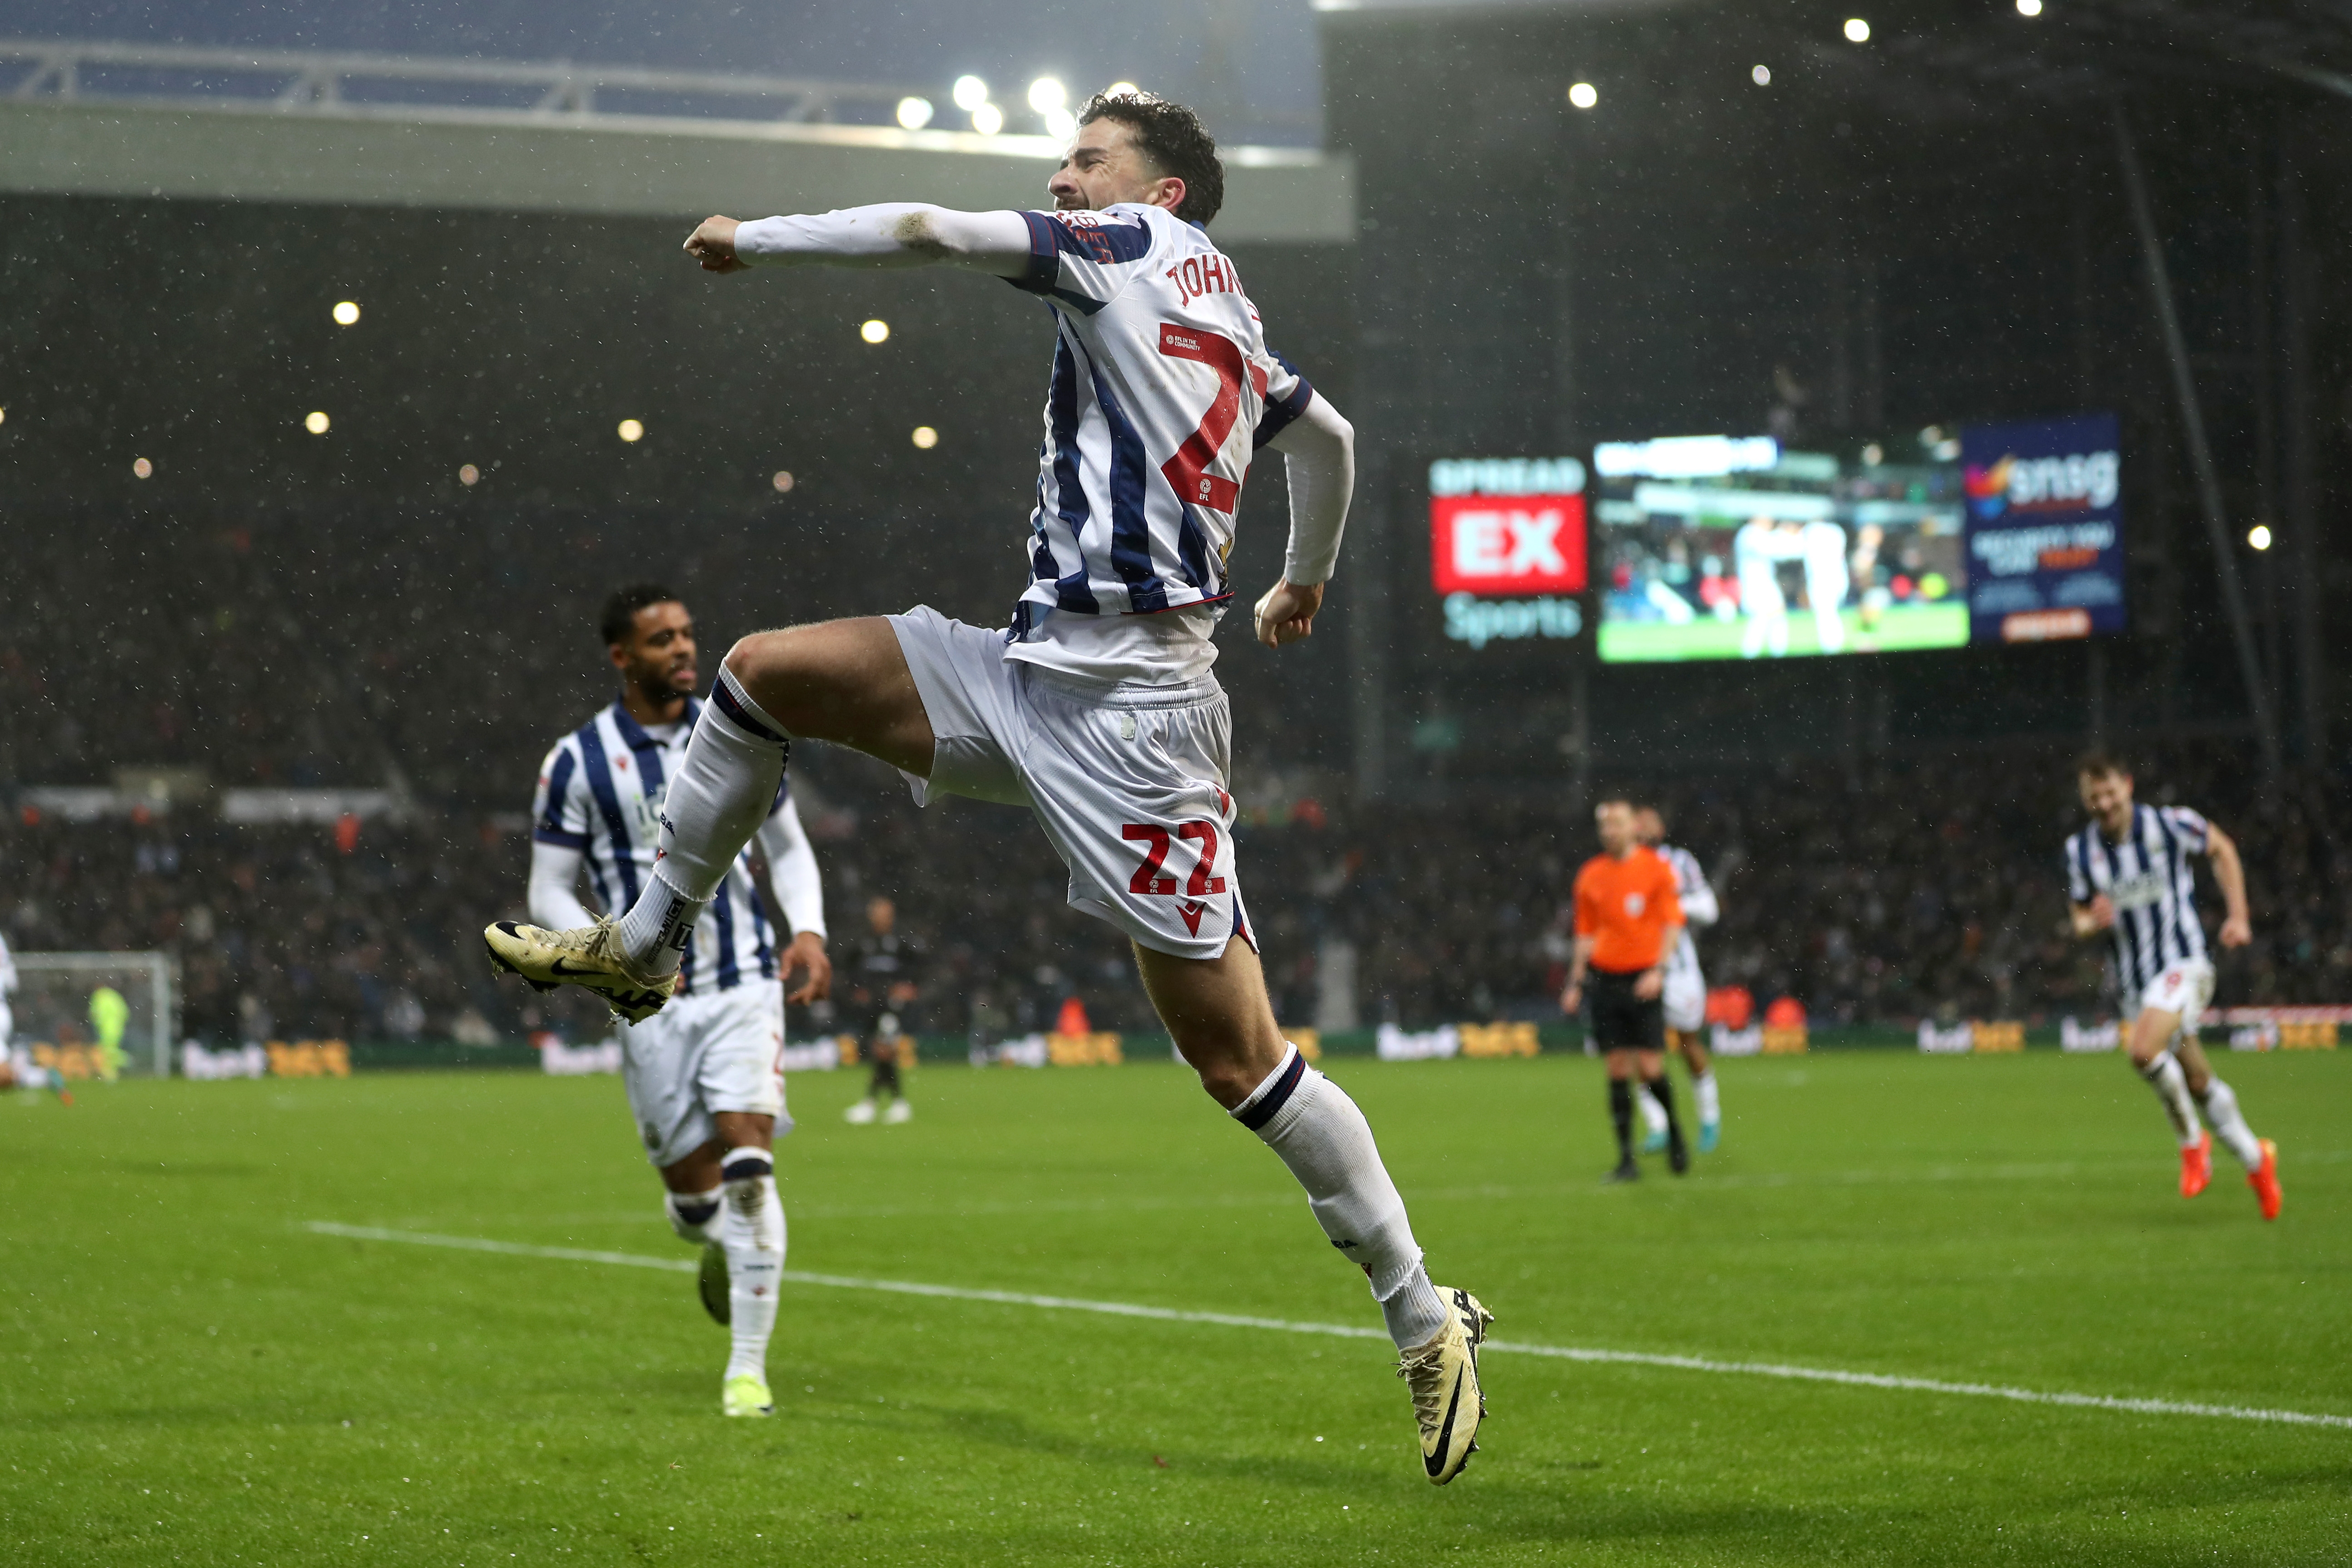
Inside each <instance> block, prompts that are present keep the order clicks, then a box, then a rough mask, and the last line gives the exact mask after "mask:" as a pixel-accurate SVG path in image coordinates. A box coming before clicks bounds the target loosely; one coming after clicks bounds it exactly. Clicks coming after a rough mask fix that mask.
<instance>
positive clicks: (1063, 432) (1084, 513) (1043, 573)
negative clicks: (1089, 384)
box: [1035, 332, 1102, 616]
mask: <svg viewBox="0 0 2352 1568" xmlns="http://www.w3.org/2000/svg"><path fill="white" fill-rule="evenodd" d="M1045 407H1046V411H1047V413H1048V415H1049V416H1050V418H1051V420H1052V423H1051V425H1050V426H1049V428H1050V430H1051V432H1052V434H1051V436H1050V437H1049V439H1051V440H1052V442H1053V444H1054V513H1055V516H1056V517H1058V518H1060V519H1061V521H1062V525H1063V526H1064V527H1065V528H1067V529H1068V530H1069V531H1070V544H1071V547H1072V549H1073V550H1074V551H1075V552H1076V555H1077V565H1076V570H1074V571H1072V572H1071V573H1070V574H1069V575H1067V576H1060V575H1057V568H1058V564H1059V563H1057V562H1055V559H1054V551H1053V542H1052V540H1051V538H1050V537H1049V536H1047V535H1046V534H1045V531H1044V530H1042V529H1041V530H1039V534H1038V540H1037V556H1036V562H1035V567H1036V572H1037V575H1038V577H1039V578H1040V579H1041V580H1049V581H1051V582H1052V583H1053V584H1054V603H1055V605H1056V606H1057V607H1059V608H1061V609H1065V610H1072V611H1076V613H1077V614H1079V615H1082V616H1092V615H1097V614H1099V613H1100V612H1101V609H1102V606H1101V605H1098V604H1097V603H1096V602H1095V595H1094V590H1093V589H1092V588H1091V587H1089V586H1087V544H1086V539H1087V536H1086V527H1087V522H1088V521H1090V520H1091V519H1092V518H1093V516H1094V510H1093V509H1092V508H1091V507H1089V506H1088V505H1087V488H1086V485H1085V483H1084V482H1083V481H1082V479H1081V478H1080V476H1079V473H1078V360H1077V355H1076V354H1075V353H1072V352H1071V350H1070V340H1069V339H1067V338H1066V337H1064V336H1062V335H1061V334H1060V333H1059V332H1056V333H1055V336H1054V381H1053V385H1052V388H1051V390H1050V391H1049V393H1048V394H1047V396H1046V400H1045Z"/></svg>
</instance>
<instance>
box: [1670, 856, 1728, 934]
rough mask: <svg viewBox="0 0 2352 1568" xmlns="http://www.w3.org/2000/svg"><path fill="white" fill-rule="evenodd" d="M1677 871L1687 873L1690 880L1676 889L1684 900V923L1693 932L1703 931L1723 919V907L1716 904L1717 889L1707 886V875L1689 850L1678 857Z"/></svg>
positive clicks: (1676, 893) (1676, 894) (1677, 895)
mask: <svg viewBox="0 0 2352 1568" xmlns="http://www.w3.org/2000/svg"><path fill="white" fill-rule="evenodd" d="M1678 859H1679V862H1680V863H1679V865H1678V866H1677V867H1676V869H1678V870H1683V871H1687V872H1689V873H1690V875H1689V878H1688V879H1687V880H1686V882H1685V885H1684V886H1682V887H1680V888H1677V889H1675V897H1676V898H1678V899H1680V900H1682V906H1683V923H1684V924H1685V925H1687V926H1689V927H1690V928H1691V929H1692V930H1694V931H1697V930H1702V929H1704V928H1705V927H1707V926H1711V925H1713V924H1714V923H1715V922H1716V921H1719V920H1721V919H1722V918H1723V907H1722V906H1721V905H1720V904H1718V903H1717V902H1716V898H1715V889H1713V888H1711V887H1709V886H1708V885H1707V880H1706V872H1704V871H1702V870H1700V869H1699V868H1698V859H1697V858H1696V856H1693V855H1692V854H1690V853H1689V852H1688V851H1687V850H1686V851H1685V852H1684V853H1683V854H1682V855H1681V856H1680V857H1678Z"/></svg>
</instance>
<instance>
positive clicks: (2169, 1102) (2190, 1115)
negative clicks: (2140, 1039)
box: [2139, 1051, 2204, 1149]
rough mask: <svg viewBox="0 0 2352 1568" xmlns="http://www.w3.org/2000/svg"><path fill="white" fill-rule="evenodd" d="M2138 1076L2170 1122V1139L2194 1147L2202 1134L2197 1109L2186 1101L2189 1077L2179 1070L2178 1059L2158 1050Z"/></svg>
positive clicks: (2185, 1146)
mask: <svg viewBox="0 0 2352 1568" xmlns="http://www.w3.org/2000/svg"><path fill="white" fill-rule="evenodd" d="M2139 1076H2140V1077H2142V1078H2144V1079H2147V1086H2148V1087H2149V1088H2150V1089H2154V1090H2156V1098H2157V1100H2158V1101H2159V1102H2160V1103H2162V1105H2163V1106H2164V1114H2165V1115H2167V1116H2168V1117H2170V1118H2171V1119H2172V1131H2173V1136H2175V1137H2177V1138H2179V1140H2180V1146H2181V1147H2182V1148H2183V1149H2193V1148H2195V1147H2196V1146H2197V1145H2198V1143H2200V1142H2202V1141H2203V1138H2204V1132H2203V1131H2202V1130H2201V1129H2200V1127H2199V1126H2198V1124H2197V1106H2196V1104H2195V1102H2193V1101H2192V1100H2190V1099H2189V1075H2188V1074H2187V1073H2184V1072H2182V1071H2181V1070H2180V1061H2179V1058H2177V1057H2175V1056H2174V1055H2173V1054H2172V1053H2171V1052H2170V1051H2158V1052H2157V1053H2156V1058H2155V1059H2154V1060H2152V1061H2150V1062H2149V1063H2148V1064H2147V1066H2146V1067H2144V1068H2140V1069H2139Z"/></svg>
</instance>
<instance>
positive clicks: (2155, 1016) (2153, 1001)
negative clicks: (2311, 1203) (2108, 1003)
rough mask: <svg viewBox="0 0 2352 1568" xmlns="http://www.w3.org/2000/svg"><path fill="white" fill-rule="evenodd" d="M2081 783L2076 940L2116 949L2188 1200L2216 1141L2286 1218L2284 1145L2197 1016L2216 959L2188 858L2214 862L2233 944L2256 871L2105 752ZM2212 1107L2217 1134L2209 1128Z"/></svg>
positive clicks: (2241, 938) (2145, 1070)
mask: <svg viewBox="0 0 2352 1568" xmlns="http://www.w3.org/2000/svg"><path fill="white" fill-rule="evenodd" d="M2074 777H2075V783H2076V784H2077V785H2078V786H2079V787H2080V789H2081V790H2082V794H2083V809H2084V810H2085V811H2087V812H2089V813H2090V814H2091V823H2090V826H2087V827H2085V828H2084V829H2083V830H2082V831H2081V832H2080V833H2077V834H2075V835H2074V837H2072V838H2069V839H2068V840H2066V889H2067V894H2068V896H2069V898H2070V899H2072V900H2073V902H2074V934H2075V935H2076V936H2078V937H2094V936H2097V935H2100V934H2101V933H2103V932H2104V933H2105V934H2107V935H2108V936H2109V937H2111V938H2112V939H2113V941H2114V944H2115V947H2114V959H2115V973H2116V984H2117V986H2118V987H2120V988H2121V990H2122V993H2123V1018H2124V1026H2125V1027H2126V1029H2127V1030H2129V1031H2130V1033H2129V1035H2128V1036H2127V1037H2126V1049H2127V1050H2129V1051H2130V1053H2131V1059H2132V1065H2133V1066H2135V1067H2137V1068H2139V1071H2140V1076H2141V1077H2143V1078H2145V1079H2147V1081H2148V1086H2149V1087H2150V1088H2152V1089H2155V1090H2156V1098H2157V1100H2158V1102H2159V1103H2160V1104H2162V1105H2163V1107H2164V1113H2165V1115H2166V1116H2167V1117H2168V1118H2169V1119H2170V1120H2171V1122H2172V1131H2173V1134H2174V1136H2176V1137H2177V1138H2179V1141H2180V1195H2181V1196H2182V1197H2184V1198H2193V1197H2195V1196H2196V1195H2197V1194H2200V1193H2201V1192H2203V1191H2204V1190H2205V1185H2206V1184H2207V1183H2208V1182H2209V1181H2210V1180H2211V1179H2212V1175H2213V1135H2214V1133H2219V1134H2221V1142H2224V1143H2227V1144H2228V1145H2229V1146H2230V1152H2231V1153H2233V1154H2235V1155H2236V1156H2237V1157H2238V1160H2239V1163H2242V1165H2244V1166H2245V1167H2246V1184H2247V1185H2248V1186H2250V1187H2252V1188H2253V1190H2254V1199H2255V1201H2256V1202H2257V1203H2258V1204H2259V1205H2261V1206H2262V1211H2263V1218H2264V1219H2276V1218H2278V1213H2279V1204H2280V1200H2281V1191H2280V1187H2279V1177H2278V1145H2276V1144H2275V1143H2273V1142H2271V1141H2270V1140H2269V1139H2267V1138H2257V1137H2255V1136H2254V1133H2253V1130H2252V1128H2250V1127H2248V1126H2247V1125H2246V1119H2245V1116H2244V1115H2243V1114H2242V1112H2241V1111H2240V1110H2238V1097H2237V1095H2235V1094H2234V1093H2232V1092H2231V1089H2230V1086H2229V1085H2228V1084H2226V1083H2223V1082H2222V1081H2221V1079H2218V1078H2216V1077H2214V1076H2213V1068H2212V1067H2211V1066H2210V1064H2209V1063H2208V1062H2207V1061H2206V1059H2205V1050H2204V1047H2201V1046H2200V1045H2199V1044H2198V1043H2197V1020H2198V1017H2199V1016H2200V1014H2202V1013H2203V1012H2204V1011H2205V1005H2206V1004H2207V1003H2208V1002H2210V1001H2211V1000H2212V997H2213V963H2212V961H2211V960H2210V958H2208V957H2207V956H2206V952H2205V928H2204V926H2203V925H2202V924H2201V923H2200V922H2199V921H2198V919H2197V878H2196V874H2195V872H2194V871H2193V870H2192V869H2191V868H2190V867H2189V857H2191V856H2193V855H2202V856H2204V857H2205V858H2207V860H2208V862H2209V863H2210V865H2211V866H2212V868H2213V880H2214V881H2215V882H2217V883H2219V884H2220V886H2221V901H2222V904H2223V907H2224V908H2225V909H2226V910H2227V911H2228V912H2227V914H2226V915H2225V916H2224V917H2223V919H2222V921H2221V945H2222V946H2223V947H2243V946H2245V945H2246V943H2247V942H2251V941H2252V940H2253V926H2252V921H2250V920H2249V919H2248V917H2247V913H2246V871H2245V867H2244V865H2243V864H2242V862H2241V861H2240V860H2239V858H2238V846H2237V844H2236V843H2235V842H2234V841H2233V840H2232V839H2231V837H2230V836H2229V835H2228V834H2226V833H2224V832H2222V831H2221V829H2220V828H2218V827H2216V826H2213V825H2212V824H2211V823H2210V822H2208V821H2206V820H2205V819H2204V818H2203V817H2202V816H2199V815H2198V814H2197V813H2195V812H2193V811H2191V810H2189V808H2188V807H2187V806H2181V805H2138V804H2137V803H2136V802H2135V801H2134V800H2133V799H2132V776H2131V773H2130V772H2129V771H2128V770H2126V768H2125V767H2124V765H2123V764H2122V763H2119V762H2117V761H2116V759H2115V758H2114V757H2112V756H2109V755H2107V754H2106V753H2105V752H2091V753H2090V754H2088V755H2087V756H2085V757H2084V758H2083V760H2082V762H2081V763H2078V764H2077V765H2076V768H2075V773H2074ZM2200 1108H2201V1109H2202V1110H2203V1112H2204V1119H2205V1121H2207V1122H2208V1123H2210V1126H2211V1129H2212V1131H2206V1130H2205V1128H2204V1127H2202V1126H2200V1125H2199V1123H2198V1112H2199V1110H2200Z"/></svg>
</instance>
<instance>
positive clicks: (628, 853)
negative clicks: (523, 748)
mask: <svg viewBox="0 0 2352 1568" xmlns="http://www.w3.org/2000/svg"><path fill="white" fill-rule="evenodd" d="M701 715H702V704H701V703H700V702H699V701H698V700H695V699H692V698H688V700H687V704H686V717H685V720H684V721H682V722H681V723H679V724H678V725H677V728H676V731H675V733H673V734H672V735H671V736H669V738H667V740H665V739H663V738H662V737H660V736H657V735H654V734H651V733H648V732H647V731H646V728H645V726H643V725H641V724H639V723H638V722H637V721H635V719H632V718H631V717H630V716H629V711H628V710H627V709H625V708H624V707H623V706H621V704H620V703H619V702H617V701H616V702H614V704H613V705H612V706H611V707H610V708H607V709H605V710H604V711H603V712H601V713H599V714H597V715H596V716H595V717H594V718H593V719H591V720H589V721H588V722H586V723H585V724H583V725H581V726H580V728H579V729H577V730H574V731H572V733H571V734H569V735H566V736H565V737H563V739H562V740H561V741H558V742H556V743H555V749H554V750H553V751H551V752H548V753H547V761H545V762H544V763H541V764H540V769H539V792H538V796H537V798H536V799H535V800H534V802H533V803H532V808H531V821H532V834H531V836H532V837H534V838H536V839H537V840H538V841H539V842H541V843H542V844H555V845H561V846H562V847H565V848H568V849H577V850H580V851H581V852H582V855H583V858H584V859H585V861H586V864H587V868H588V880H589V883H590V885H591V886H592V887H593V889H595V893H596V900H597V901H598V902H599V903H601V904H603V905H604V909H605V910H606V911H607V912H609V913H611V914H614V915H615V916H618V915H620V914H622V913H624V912H625V911H626V910H627V909H628V908H629V906H630V905H632V904H634V903H635V902H636V901H637V892H638V890H639V889H642V888H643V887H644V886H645V885H646V879H648V878H650V877H651V876H652V875H653V869H654V859H655V851H656V846H657V845H658V844H659V842H660V838H661V809H662V799H663V796H664V795H666V794H667V792H668V789H669V780H670V776H671V775H672V774H673V773H675V772H676V771H677V765H678V764H679V763H682V762H683V761H685V759H686V742H687V739H688V736H690V735H692V734H693V732H694V725H695V721H697V720H698V719H699V718H700V717H701ZM791 789H792V784H791V781H790V779H789V778H787V780H786V781H785V782H784V783H783V784H781V785H779V786H778V788H777V790H776V800H775V805H773V806H772V808H771V809H770V811H769V816H775V814H776V813H778V812H783V811H790V810H792V809H793V805H792V795H791ZM775 977H776V942H775V931H774V928H773V927H772V924H771V923H770V921H769V917H768V911H767V910H765V909H764V908H763V907H762V906H761V901H760V892H759V889H758V887H757V886H756V884H755V882H754V879H753V878H752V875H751V851H750V850H749V849H746V850H745V851H744V852H743V853H742V854H741V855H740V857H738V858H737V859H736V862H735V865H734V867H733V868H732V869H730V871H729V872H728V873H727V879H726V881H724V882H722V883H721V884H719V893H718V896H717V897H715V898H713V899H712V900H710V906H709V908H708V909H706V910H703V913H702V921H701V923H700V924H698V925H697V926H696V927H695V928H694V941H693V942H691V943H690V944H688V948H687V951H686V955H685V958H684V960H683V961H682V962H681V963H680V964H679V966H678V980H677V994H678V995H680V996H685V995H690V994H700V993H703V992H709V991H730V990H732V989H734V988H735V987H736V986H738V985H740V984H743V983H744V982H745V981H747V980H773V979H774V978H775Z"/></svg>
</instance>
